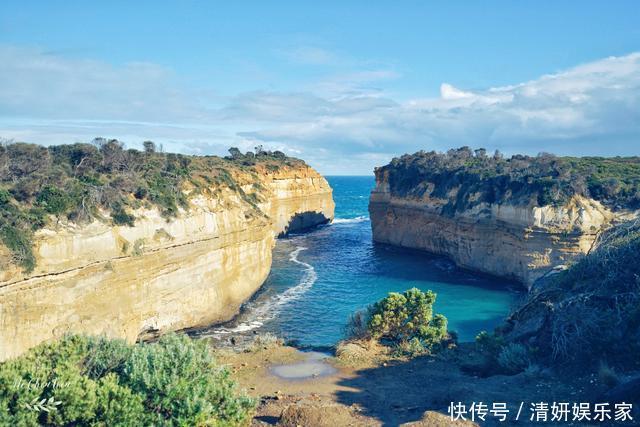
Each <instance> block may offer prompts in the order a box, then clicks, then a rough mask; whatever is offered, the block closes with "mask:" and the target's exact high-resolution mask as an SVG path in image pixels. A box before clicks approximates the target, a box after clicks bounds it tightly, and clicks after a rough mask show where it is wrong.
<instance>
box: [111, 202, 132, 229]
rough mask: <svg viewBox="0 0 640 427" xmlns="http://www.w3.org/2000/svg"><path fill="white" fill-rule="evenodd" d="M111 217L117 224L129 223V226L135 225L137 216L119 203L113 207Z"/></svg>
mask: <svg viewBox="0 0 640 427" xmlns="http://www.w3.org/2000/svg"><path fill="white" fill-rule="evenodd" d="M111 219H112V220H113V223H114V224H116V225H128V226H129V227H133V226H134V224H135V221H136V217H134V216H133V215H130V214H128V213H127V212H126V211H125V210H124V207H123V206H122V205H121V204H119V203H117V204H115V205H114V207H113V208H112V209H111Z"/></svg>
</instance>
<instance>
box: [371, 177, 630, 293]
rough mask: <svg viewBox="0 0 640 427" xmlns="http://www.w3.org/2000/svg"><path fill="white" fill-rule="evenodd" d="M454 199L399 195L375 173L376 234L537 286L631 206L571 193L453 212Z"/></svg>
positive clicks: (586, 248) (373, 216)
mask: <svg viewBox="0 0 640 427" xmlns="http://www.w3.org/2000/svg"><path fill="white" fill-rule="evenodd" d="M454 193H455V191H454V192H452V193H451V194H448V195H447V196H448V197H447V198H446V199H445V198H432V197H431V196H430V195H429V192H425V193H424V195H422V196H421V197H420V198H410V197H401V196H396V195H393V194H392V193H391V192H390V190H389V185H388V181H387V176H386V175H385V174H384V173H382V172H380V173H378V174H377V176H376V188H375V189H374V190H373V192H372V193H371V198H370V203H369V212H370V216H371V226H372V230H373V239H374V240H375V241H377V242H381V243H387V244H392V245H397V246H402V247H407V248H414V249H421V250H425V251H429V252H432V253H436V254H440V255H445V256H447V257H449V258H451V259H452V260H453V261H454V262H455V263H456V264H458V265H459V266H461V267H464V268H468V269H471V270H475V271H480V272H484V273H489V274H493V275H497V276H503V277H507V278H511V279H515V280H517V281H520V282H522V283H523V284H525V285H526V286H530V285H531V284H532V283H533V282H534V281H535V280H536V279H537V278H539V277H541V276H542V275H544V274H545V273H547V272H548V271H550V270H551V269H553V268H554V267H556V266H558V265H563V264H567V263H568V262H570V261H572V260H574V259H575V258H576V257H577V256H580V255H582V254H585V253H586V252H588V251H589V249H590V248H591V247H592V245H593V243H594V240H595V239H596V237H597V235H598V233H600V232H601V231H602V230H603V229H605V228H607V227H608V226H609V225H610V224H611V223H612V222H613V221H616V220H617V219H622V217H623V216H630V215H632V214H631V213H629V212H617V213H614V212H612V211H611V210H610V209H608V208H606V207H605V206H603V205H602V204H600V203H599V202H598V201H595V200H592V199H587V198H584V197H581V196H574V197H572V198H571V199H570V200H569V201H568V202H567V203H566V204H564V205H563V206H558V207H554V206H541V207H538V206H514V205H509V204H490V203H479V204H476V205H474V206H473V207H472V208H470V209H468V210H465V211H462V212H455V213H453V214H451V213H450V212H445V210H444V209H443V208H444V207H445V206H446V205H447V203H448V201H449V198H455V197H456V194H454Z"/></svg>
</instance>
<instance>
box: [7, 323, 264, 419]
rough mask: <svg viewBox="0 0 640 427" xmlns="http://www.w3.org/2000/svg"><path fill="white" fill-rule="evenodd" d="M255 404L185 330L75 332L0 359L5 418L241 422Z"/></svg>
mask: <svg viewBox="0 0 640 427" xmlns="http://www.w3.org/2000/svg"><path fill="white" fill-rule="evenodd" d="M43 399H44V403H43V404H42V405H41V404H40V403H39V402H41V401H42V400H43ZM253 404H254V403H253V401H252V400H251V399H249V398H246V397H243V396H239V395H237V393H236V391H235V384H234V382H233V381H232V380H231V379H230V377H229V372H228V371H227V370H226V369H225V368H222V367H220V366H218V365H217V364H216V363H215V361H214V359H213V358H212V356H211V354H210V352H209V350H208V348H207V345H206V343H205V342H203V341H193V340H191V339H189V338H188V337H185V336H177V335H167V336H165V337H163V338H161V339H160V340H159V341H158V342H157V343H154V344H136V345H128V344H126V343H124V342H123V341H120V340H108V339H105V338H89V337H82V336H68V337H65V338H63V339H62V340H60V341H59V342H55V343H49V344H42V345H40V346H38V347H36V348H34V349H31V350H30V351H29V352H28V353H26V354H25V355H23V356H21V357H19V358H17V359H13V360H10V361H7V362H5V363H3V364H0V425H27V426H30V425H34V426H35V425H42V424H45V425H169V426H171V425H212V424H213V425H239V424H242V423H244V422H245V421H246V420H247V419H248V416H249V414H250V412H251V410H252V408H253Z"/></svg>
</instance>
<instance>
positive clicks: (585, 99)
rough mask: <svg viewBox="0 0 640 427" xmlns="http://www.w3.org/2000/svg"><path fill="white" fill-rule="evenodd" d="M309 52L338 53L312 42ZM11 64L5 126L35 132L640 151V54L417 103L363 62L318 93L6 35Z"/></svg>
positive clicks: (345, 148) (332, 149) (189, 146)
mask: <svg viewBox="0 0 640 427" xmlns="http://www.w3.org/2000/svg"><path fill="white" fill-rule="evenodd" d="M305 55H307V56H305ZM302 57H303V58H302V59H305V58H306V60H307V61H311V62H313V61H316V60H317V61H323V60H325V59H327V60H328V59H330V58H329V56H325V54H324V53H322V52H320V51H313V50H312V51H308V52H305V53H304V55H302ZM0 61H2V63H3V67H2V68H0V136H4V137H14V138H18V139H23V140H28V141H33V142H40V143H48V142H55V143H59V142H70V141H75V140H89V139H91V138H92V137H94V136H97V135H102V136H107V137H119V138H122V139H124V140H129V141H138V142H139V141H142V140H143V139H146V138H152V139H155V140H157V141H159V142H164V143H165V146H166V147H167V148H170V149H177V150H181V151H184V152H197V153H206V152H214V153H221V152H223V151H224V148H223V147H225V146H226V147H228V146H230V145H238V146H240V147H241V148H244V149H247V148H251V147H253V146H254V145H257V144H265V145H267V146H270V147H272V148H274V149H282V150H284V151H285V152H288V153H291V154H295V155H298V156H300V157H302V158H305V159H306V160H308V161H310V163H311V164H313V165H315V166H317V167H318V168H319V169H321V170H322V171H323V172H325V173H340V172H342V173H369V172H370V171H371V170H372V169H373V167H374V166H375V165H380V164H383V163H386V162H387V161H388V160H389V159H390V157H391V156H392V155H399V154H402V153H404V152H412V151H416V150H419V149H448V148H451V147H454V146H461V145H471V146H475V147H479V146H484V147H486V148H488V149H494V148H499V149H501V150H503V151H505V152H507V153H509V152H519V151H525V152H529V153H533V154H535V152H537V151H551V152H557V153H561V154H564V153H571V154H601V155H618V154H640V153H638V151H639V150H638V147H639V146H640V145H639V144H638V141H639V140H640V53H633V54H630V55H626V56H621V57H611V58H605V59H602V60H599V61H595V62H591V63H588V64H583V65H579V66H576V67H574V68H571V69H568V70H565V71H562V72H558V73H554V74H549V75H545V76H541V77H540V78H538V79H535V80H532V81H528V82H523V83H516V84H513V85H510V86H503V87H494V88H487V89H485V90H467V89H463V88H458V87H455V86H453V85H452V84H450V83H442V85H441V87H440V89H441V96H440V97H432V98H425V97H419V96H418V97H415V98H413V99H408V100H407V99H396V98H394V97H393V96H391V95H389V94H388V93H387V92H385V91H384V90H382V89H380V88H379V87H377V85H378V84H379V83H381V82H385V81H390V80H392V79H401V78H402V76H401V75H400V74H398V73H396V72H395V71H393V70H387V69H382V68H381V69H370V68H367V67H357V66H356V68H355V69H354V70H353V71H351V72H347V73H341V74H335V75H328V76H326V77H324V78H320V79H319V80H318V81H317V82H316V83H315V84H313V85H311V86H309V88H308V90H300V89H298V90H296V91H290V92H284V91H265V90H255V91H248V92H245V93H241V94H238V95H237V96H235V97H232V98H229V99H221V98H217V97H216V96H215V95H212V92H211V91H210V90H208V91H191V90H187V89H185V88H184V87H181V85H180V84H179V83H178V82H177V78H176V76H175V75H173V73H172V72H171V70H168V69H166V68H163V67H160V66H157V65H154V64H140V63H137V64H125V65H122V66H112V65H109V64H105V63H101V62H97V61H89V60H77V59H69V58H65V57H62V56H54V55H47V54H45V53H43V52H41V51H38V50H35V49H22V48H16V47H6V46H5V47H0ZM203 94H204V95H203ZM20 118H22V119H20ZM18 119H20V120H18ZM27 119H28V120H27Z"/></svg>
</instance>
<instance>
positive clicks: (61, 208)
mask: <svg viewBox="0 0 640 427" xmlns="http://www.w3.org/2000/svg"><path fill="white" fill-rule="evenodd" d="M36 202H37V203H38V205H40V206H41V207H42V208H44V210H45V211H46V212H47V213H50V214H53V215H61V214H63V213H66V212H67V210H69V208H70V207H71V199H70V198H69V196H68V195H67V194H66V193H65V192H64V191H62V190H61V189H59V188H58V187H54V186H52V185H47V186H45V187H44V188H43V189H42V190H41V191H40V193H38V197H37V198H36Z"/></svg>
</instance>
